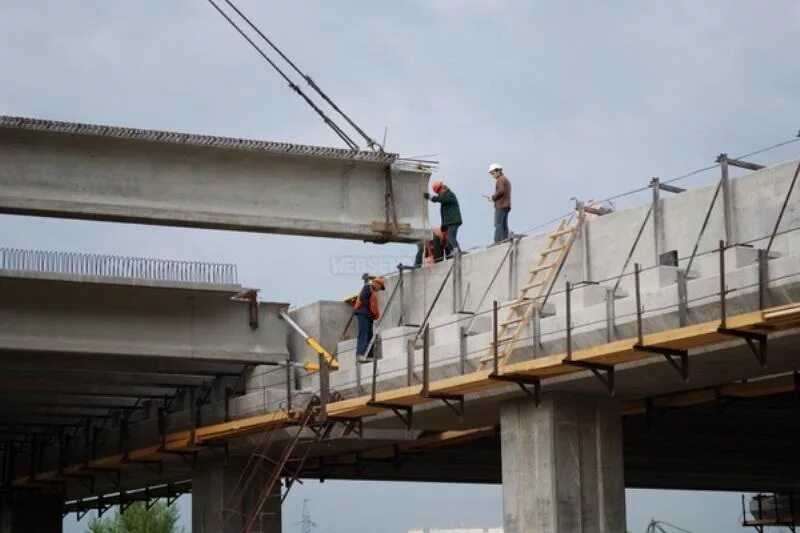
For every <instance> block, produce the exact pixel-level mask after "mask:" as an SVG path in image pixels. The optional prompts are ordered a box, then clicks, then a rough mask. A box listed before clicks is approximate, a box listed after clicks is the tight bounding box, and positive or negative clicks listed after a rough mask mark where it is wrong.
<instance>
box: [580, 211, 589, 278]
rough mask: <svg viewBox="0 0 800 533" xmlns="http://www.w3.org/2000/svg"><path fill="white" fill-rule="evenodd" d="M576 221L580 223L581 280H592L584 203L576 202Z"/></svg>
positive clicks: (587, 225)
mask: <svg viewBox="0 0 800 533" xmlns="http://www.w3.org/2000/svg"><path fill="white" fill-rule="evenodd" d="M578 220H580V221H581V255H582V256H583V258H582V263H583V264H582V267H583V280H584V281H591V280H592V263H591V257H590V255H589V252H590V250H589V224H587V223H586V212H585V211H584V203H583V202H578Z"/></svg>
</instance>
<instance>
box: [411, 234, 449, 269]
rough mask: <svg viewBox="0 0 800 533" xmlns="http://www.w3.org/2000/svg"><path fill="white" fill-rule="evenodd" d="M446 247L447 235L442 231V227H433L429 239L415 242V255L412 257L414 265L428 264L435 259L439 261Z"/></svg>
mask: <svg viewBox="0 0 800 533" xmlns="http://www.w3.org/2000/svg"><path fill="white" fill-rule="evenodd" d="M446 248H447V236H446V234H445V233H444V232H442V228H433V232H432V235H431V238H430V239H426V240H424V241H422V242H420V243H418V244H417V256H416V258H415V259H414V266H422V265H423V264H424V265H425V266H430V265H432V264H433V263H435V262H437V261H441V260H442V257H443V256H444V254H445V249H446Z"/></svg>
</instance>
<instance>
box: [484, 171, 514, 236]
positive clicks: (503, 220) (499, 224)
mask: <svg viewBox="0 0 800 533" xmlns="http://www.w3.org/2000/svg"><path fill="white" fill-rule="evenodd" d="M489 174H490V175H491V176H492V178H494V194H493V195H491V196H490V197H489V201H490V202H493V203H494V242H496V243H498V242H500V241H504V240H506V239H508V237H509V231H508V213H509V212H510V211H511V182H510V181H508V178H507V177H506V176H505V174H503V165H500V164H498V163H493V164H491V165H489Z"/></svg>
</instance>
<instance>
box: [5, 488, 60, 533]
mask: <svg viewBox="0 0 800 533" xmlns="http://www.w3.org/2000/svg"><path fill="white" fill-rule="evenodd" d="M63 509H64V502H63V499H62V498H61V496H57V495H40V494H14V495H12V496H10V497H9V498H8V499H5V500H2V501H0V533H28V532H31V531H36V533H61V531H63V524H62V523H63V520H64V515H63V514H62V511H63Z"/></svg>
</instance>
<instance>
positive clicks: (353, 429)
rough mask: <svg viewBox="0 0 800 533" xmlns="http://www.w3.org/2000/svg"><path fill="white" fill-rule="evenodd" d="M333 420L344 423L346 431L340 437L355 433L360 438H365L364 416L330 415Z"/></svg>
mask: <svg viewBox="0 0 800 533" xmlns="http://www.w3.org/2000/svg"><path fill="white" fill-rule="evenodd" d="M328 420H330V421H331V422H339V423H341V424H342V425H344V431H342V434H341V435H340V437H339V438H342V437H346V436H348V435H350V434H351V433H355V434H356V435H358V436H359V437H360V438H364V419H363V418H338V417H337V418H334V417H328Z"/></svg>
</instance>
